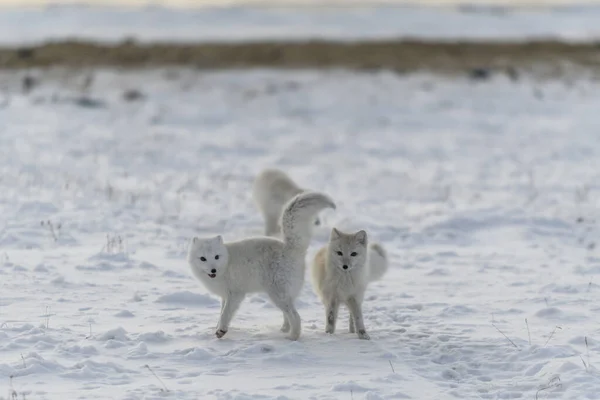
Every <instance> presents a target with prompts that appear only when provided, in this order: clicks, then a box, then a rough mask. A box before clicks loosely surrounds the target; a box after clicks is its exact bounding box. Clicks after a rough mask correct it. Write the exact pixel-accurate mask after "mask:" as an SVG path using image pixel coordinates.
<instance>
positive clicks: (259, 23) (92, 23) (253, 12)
mask: <svg viewBox="0 0 600 400" xmlns="http://www.w3.org/2000/svg"><path fill="white" fill-rule="evenodd" d="M598 20H600V6H599V5H598V4H595V5H593V4H590V5H587V6H584V5H578V6H575V5H573V6H571V7H563V8H543V9H535V10H530V9H511V8H503V7H491V6H477V5H468V4H467V5H450V6H447V7H432V8H425V7H417V6H394V5H379V6H367V5H365V6H362V7H361V6H357V7H349V8H344V7H331V6H330V7H327V6H324V5H322V6H320V7H300V8H297V7H296V8H295V7H281V8H262V7H246V6H243V5H234V6H232V7H203V8H197V9H172V8H165V7H158V6H155V7H144V8H113V7H99V6H89V7H84V6H80V7H77V6H65V5H63V6H58V5H55V6H51V7H45V8H30V9H27V8H14V7H8V8H3V9H0V44H2V45H15V44H32V43H40V42H45V41H49V40H60V39H93V40H100V41H104V42H116V41H122V40H125V39H135V40H138V41H141V42H148V41H179V42H203V41H240V40H241V41H254V40H273V39H275V40H284V39H295V40H306V39H337V40H354V39H382V38H392V39H396V38H398V37H412V38H424V39H437V40H439V39H443V40H452V39H477V40H482V39H488V40H490V39H491V40H497V39H507V40H523V39H526V38H530V39H531V38H537V39H540V38H543V39H546V38H558V39H563V40H573V41H591V40H596V39H598V38H600V24H599V23H598Z"/></svg>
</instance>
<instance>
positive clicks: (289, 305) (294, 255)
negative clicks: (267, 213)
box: [188, 192, 335, 340]
mask: <svg viewBox="0 0 600 400" xmlns="http://www.w3.org/2000/svg"><path fill="white" fill-rule="evenodd" d="M328 207H330V208H334V209H335V204H334V202H333V201H332V200H331V199H330V198H329V197H328V196H326V195H324V194H321V193H315V192H305V193H301V194H298V195H296V196H295V197H293V198H292V199H291V200H290V201H289V202H288V203H287V204H286V206H285V207H284V211H283V213H282V215H281V221H280V223H281V227H282V234H283V238H282V239H281V240H280V239H275V238H270V237H255V238H247V239H243V240H239V241H234V242H224V241H223V238H222V237H221V236H216V237H212V238H204V239H201V238H198V237H194V238H193V239H192V241H191V243H190V247H189V251H188V263H189V265H190V267H191V269H192V272H193V274H194V276H196V278H197V279H198V280H200V282H202V284H203V285H204V286H205V287H206V288H207V290H209V291H210V292H212V293H214V294H216V295H217V296H219V297H221V299H222V303H221V316H220V319H219V323H218V326H217V331H216V336H217V337H219V338H220V337H223V336H224V335H225V334H226V333H227V330H228V329H229V324H230V322H231V319H232V318H233V316H234V314H235V313H236V311H237V310H238V308H239V306H240V304H241V303H242V301H243V300H244V298H245V297H246V295H247V294H248V293H256V292H265V293H267V294H268V296H269V298H270V299H271V301H272V302H273V303H274V304H275V305H276V306H277V307H278V308H279V309H280V310H281V311H282V312H283V317H284V323H283V326H282V328H281V330H282V331H284V332H289V338H290V339H292V340H297V339H298V338H299V337H300V333H301V320H300V315H299V314H298V311H297V310H296V307H295V304H294V302H295V299H296V298H297V297H298V295H299V294H300V291H301V289H302V286H303V284H304V275H305V269H306V262H305V258H306V250H307V249H308V246H309V244H310V237H311V225H312V222H311V221H312V220H313V218H314V217H315V215H316V214H317V213H318V212H319V211H320V210H322V209H325V208H328Z"/></svg>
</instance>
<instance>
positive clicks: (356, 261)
mask: <svg viewBox="0 0 600 400" xmlns="http://www.w3.org/2000/svg"><path fill="white" fill-rule="evenodd" d="M328 247H329V262H330V264H331V265H333V266H334V267H335V268H338V269H339V270H340V271H343V272H349V271H352V270H354V269H357V268H362V267H364V265H365V263H366V260H367V247H368V240H367V232H365V231H363V230H360V231H358V232H356V233H344V232H341V231H340V230H338V229H336V228H333V229H332V230H331V236H330V238H329V246H328Z"/></svg>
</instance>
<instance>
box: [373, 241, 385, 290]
mask: <svg viewBox="0 0 600 400" xmlns="http://www.w3.org/2000/svg"><path fill="white" fill-rule="evenodd" d="M387 269H388V258H387V253H386V252H385V249H384V248H383V247H381V245H380V244H378V243H372V244H371V245H370V246H369V281H371V282H372V281H376V280H379V279H381V278H382V277H383V275H385V273H386V271H387Z"/></svg>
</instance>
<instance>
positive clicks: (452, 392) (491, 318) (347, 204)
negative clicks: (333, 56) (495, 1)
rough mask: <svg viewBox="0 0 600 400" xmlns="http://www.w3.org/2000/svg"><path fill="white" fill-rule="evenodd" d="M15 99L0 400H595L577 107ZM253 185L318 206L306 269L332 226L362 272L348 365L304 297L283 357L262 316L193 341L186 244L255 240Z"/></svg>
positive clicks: (594, 237)
mask: <svg viewBox="0 0 600 400" xmlns="http://www.w3.org/2000/svg"><path fill="white" fill-rule="evenodd" d="M24 74H25V72H2V73H0V85H1V86H0V87H3V88H4V90H3V94H2V97H1V98H0V105H1V107H0V178H1V179H0V249H1V250H0V293H1V296H0V397H4V398H7V397H8V398H12V393H13V392H12V391H14V393H16V394H17V395H18V398H19V399H20V398H22V397H23V396H22V395H25V396H26V398H27V399H32V400H39V399H76V398H82V399H106V398H114V399H130V400H132V399H184V400H185V399H209V398H211V399H212V398H215V399H319V400H320V399H352V398H354V399H369V400H374V399H508V398H523V399H534V398H535V396H536V394H537V396H538V398H539V399H573V400H581V399H598V393H600V375H599V374H598V370H597V367H596V366H597V365H600V356H599V355H598V354H599V353H598V352H599V350H600V342H599V340H598V339H599V336H600V330H599V326H598V318H597V316H598V311H599V306H598V304H599V300H600V290H599V286H598V285H599V284H600V278H599V277H598V274H600V255H599V254H598V247H597V246H596V245H597V243H598V240H599V239H600V232H599V231H598V228H597V221H598V219H597V218H598V217H599V215H598V208H597V204H598V201H599V200H600V197H599V196H600V190H599V189H600V187H599V186H598V185H599V184H598V182H599V179H598V178H599V171H600V136H599V135H598V132H597V123H596V121H597V118H598V110H599V109H600V98H599V97H598V93H599V90H600V87H599V85H598V83H597V82H593V81H588V80H584V79H583V78H581V79H580V80H570V81H568V82H559V81H553V82H537V81H535V80H533V79H531V78H528V77H523V76H522V77H521V79H520V80H518V81H516V82H513V81H510V80H509V79H508V78H505V77H500V76H498V77H493V78H492V79H490V80H487V81H477V82H475V81H471V80H468V79H467V78H453V79H444V78H441V77H434V76H429V75H420V74H419V75H399V74H393V73H384V72H381V73H362V74H355V73H350V72H342V71H330V72H310V71H305V72H298V71H287V72H274V71H252V72H250V71H235V72H227V73H224V72H223V73H208V72H200V71H197V70H185V69H176V70H175V69H173V70H145V71H131V72H126V73H125V72H115V71H110V70H104V71H83V73H82V74H76V73H74V72H73V71H61V70H53V71H50V72H44V73H42V72H40V71H29V72H28V74H31V75H32V76H34V77H35V79H36V80H37V81H38V85H37V86H35V87H34V89H33V90H32V92H31V93H29V94H23V93H22V91H21V87H20V84H21V80H22V78H23V75H24ZM86 74H92V76H93V79H92V80H91V81H92V83H91V85H90V86H89V87H87V89H83V88H82V87H83V86H84V85H83V82H85V81H88V82H89V80H88V79H86ZM129 89H136V90H140V91H141V92H143V94H144V96H143V97H141V98H139V99H137V100H136V101H126V100H125V99H124V98H123V92H124V91H125V90H129ZM82 98H87V99H88V100H94V101H87V102H82V101H76V100H77V99H82ZM90 104H94V105H95V106H91V105H90ZM271 166H277V167H279V168H283V169H285V170H286V171H287V172H288V173H289V174H290V175H291V176H292V177H293V178H294V179H295V180H296V181H297V182H298V183H299V184H300V185H303V186H307V187H311V188H313V189H315V190H320V191H324V192H326V193H328V194H329V195H331V196H332V197H333V198H334V199H335V200H336V203H337V205H338V210H337V211H336V212H333V211H332V212H328V213H324V215H323V226H321V227H318V228H317V231H316V233H315V237H314V240H313V242H312V245H311V247H310V249H309V254H308V256H307V259H308V260H310V259H311V258H312V256H313V255H314V253H315V251H316V250H317V248H319V247H320V246H322V245H323V244H324V243H325V242H326V240H327V237H328V234H329V230H330V229H331V227H332V226H334V225H335V226H338V227H340V228H341V229H348V230H350V229H366V230H367V231H368V232H369V234H370V235H371V238H372V239H373V240H376V241H379V242H381V243H382V244H383V245H384V246H385V247H386V249H387V251H388V254H389V255H390V260H391V265H390V270H389V271H388V274H387V276H386V277H385V278H384V279H383V280H382V281H379V282H376V283H374V284H373V285H372V286H370V287H369V289H368V291H367V294H366V299H365V303H364V307H363V309H364V313H365V322H366V325H367V329H368V332H369V334H370V335H371V338H372V340H371V341H361V340H358V339H357V338H356V335H353V334H349V333H347V332H346V329H345V327H346V326H347V322H344V321H347V314H346V313H345V312H342V313H341V316H340V322H339V327H338V331H337V332H336V334H335V335H327V334H325V333H324V323H325V321H324V310H323V307H322V305H321V304H320V302H319V301H318V299H317V298H316V296H315V295H314V293H313V291H312V287H311V284H310V282H307V284H306V285H305V287H304V289H303V292H302V294H301V296H300V299H299V301H298V306H299V312H300V314H301V316H302V320H303V335H302V337H301V340H300V341H299V342H290V341H289V340H287V339H285V337H284V334H282V333H281V332H280V331H279V327H280V325H281V313H280V312H279V311H278V310H277V309H276V308H275V307H273V306H272V305H271V303H270V302H269V301H268V299H267V298H266V297H265V296H264V295H253V296H250V297H249V298H248V299H247V301H246V302H244V303H243V305H242V307H241V309H240V311H239V313H238V315H237V317H236V318H235V319H234V320H233V323H232V328H231V330H230V331H229V333H228V334H227V336H226V337H225V338H224V339H222V340H218V339H216V338H215V335H214V333H215V326H216V323H217V319H218V313H219V303H218V299H217V298H215V297H214V296H212V295H210V294H209V293H207V291H206V290H205V289H204V288H203V287H202V286H201V285H200V284H199V282H197V281H196V280H194V279H193V277H192V274H191V273H190V271H189V268H188V266H187V264H186V261H185V250H186V246H187V241H188V240H189V238H190V237H191V236H193V235H216V234H223V235H224V237H225V238H226V240H234V239H238V238H242V237H247V236H250V235H256V234H259V233H260V232H261V230H262V226H263V224H262V221H261V218H260V216H259V213H258V211H257V210H256V209H255V208H254V205H253V204H252V201H251V196H250V188H251V183H252V179H253V178H254V176H255V175H256V174H257V173H258V172H259V171H260V170H261V169H262V168H265V167H271ZM10 376H12V379H11V378H9V377H10ZM5 396H6V397H5Z"/></svg>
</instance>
